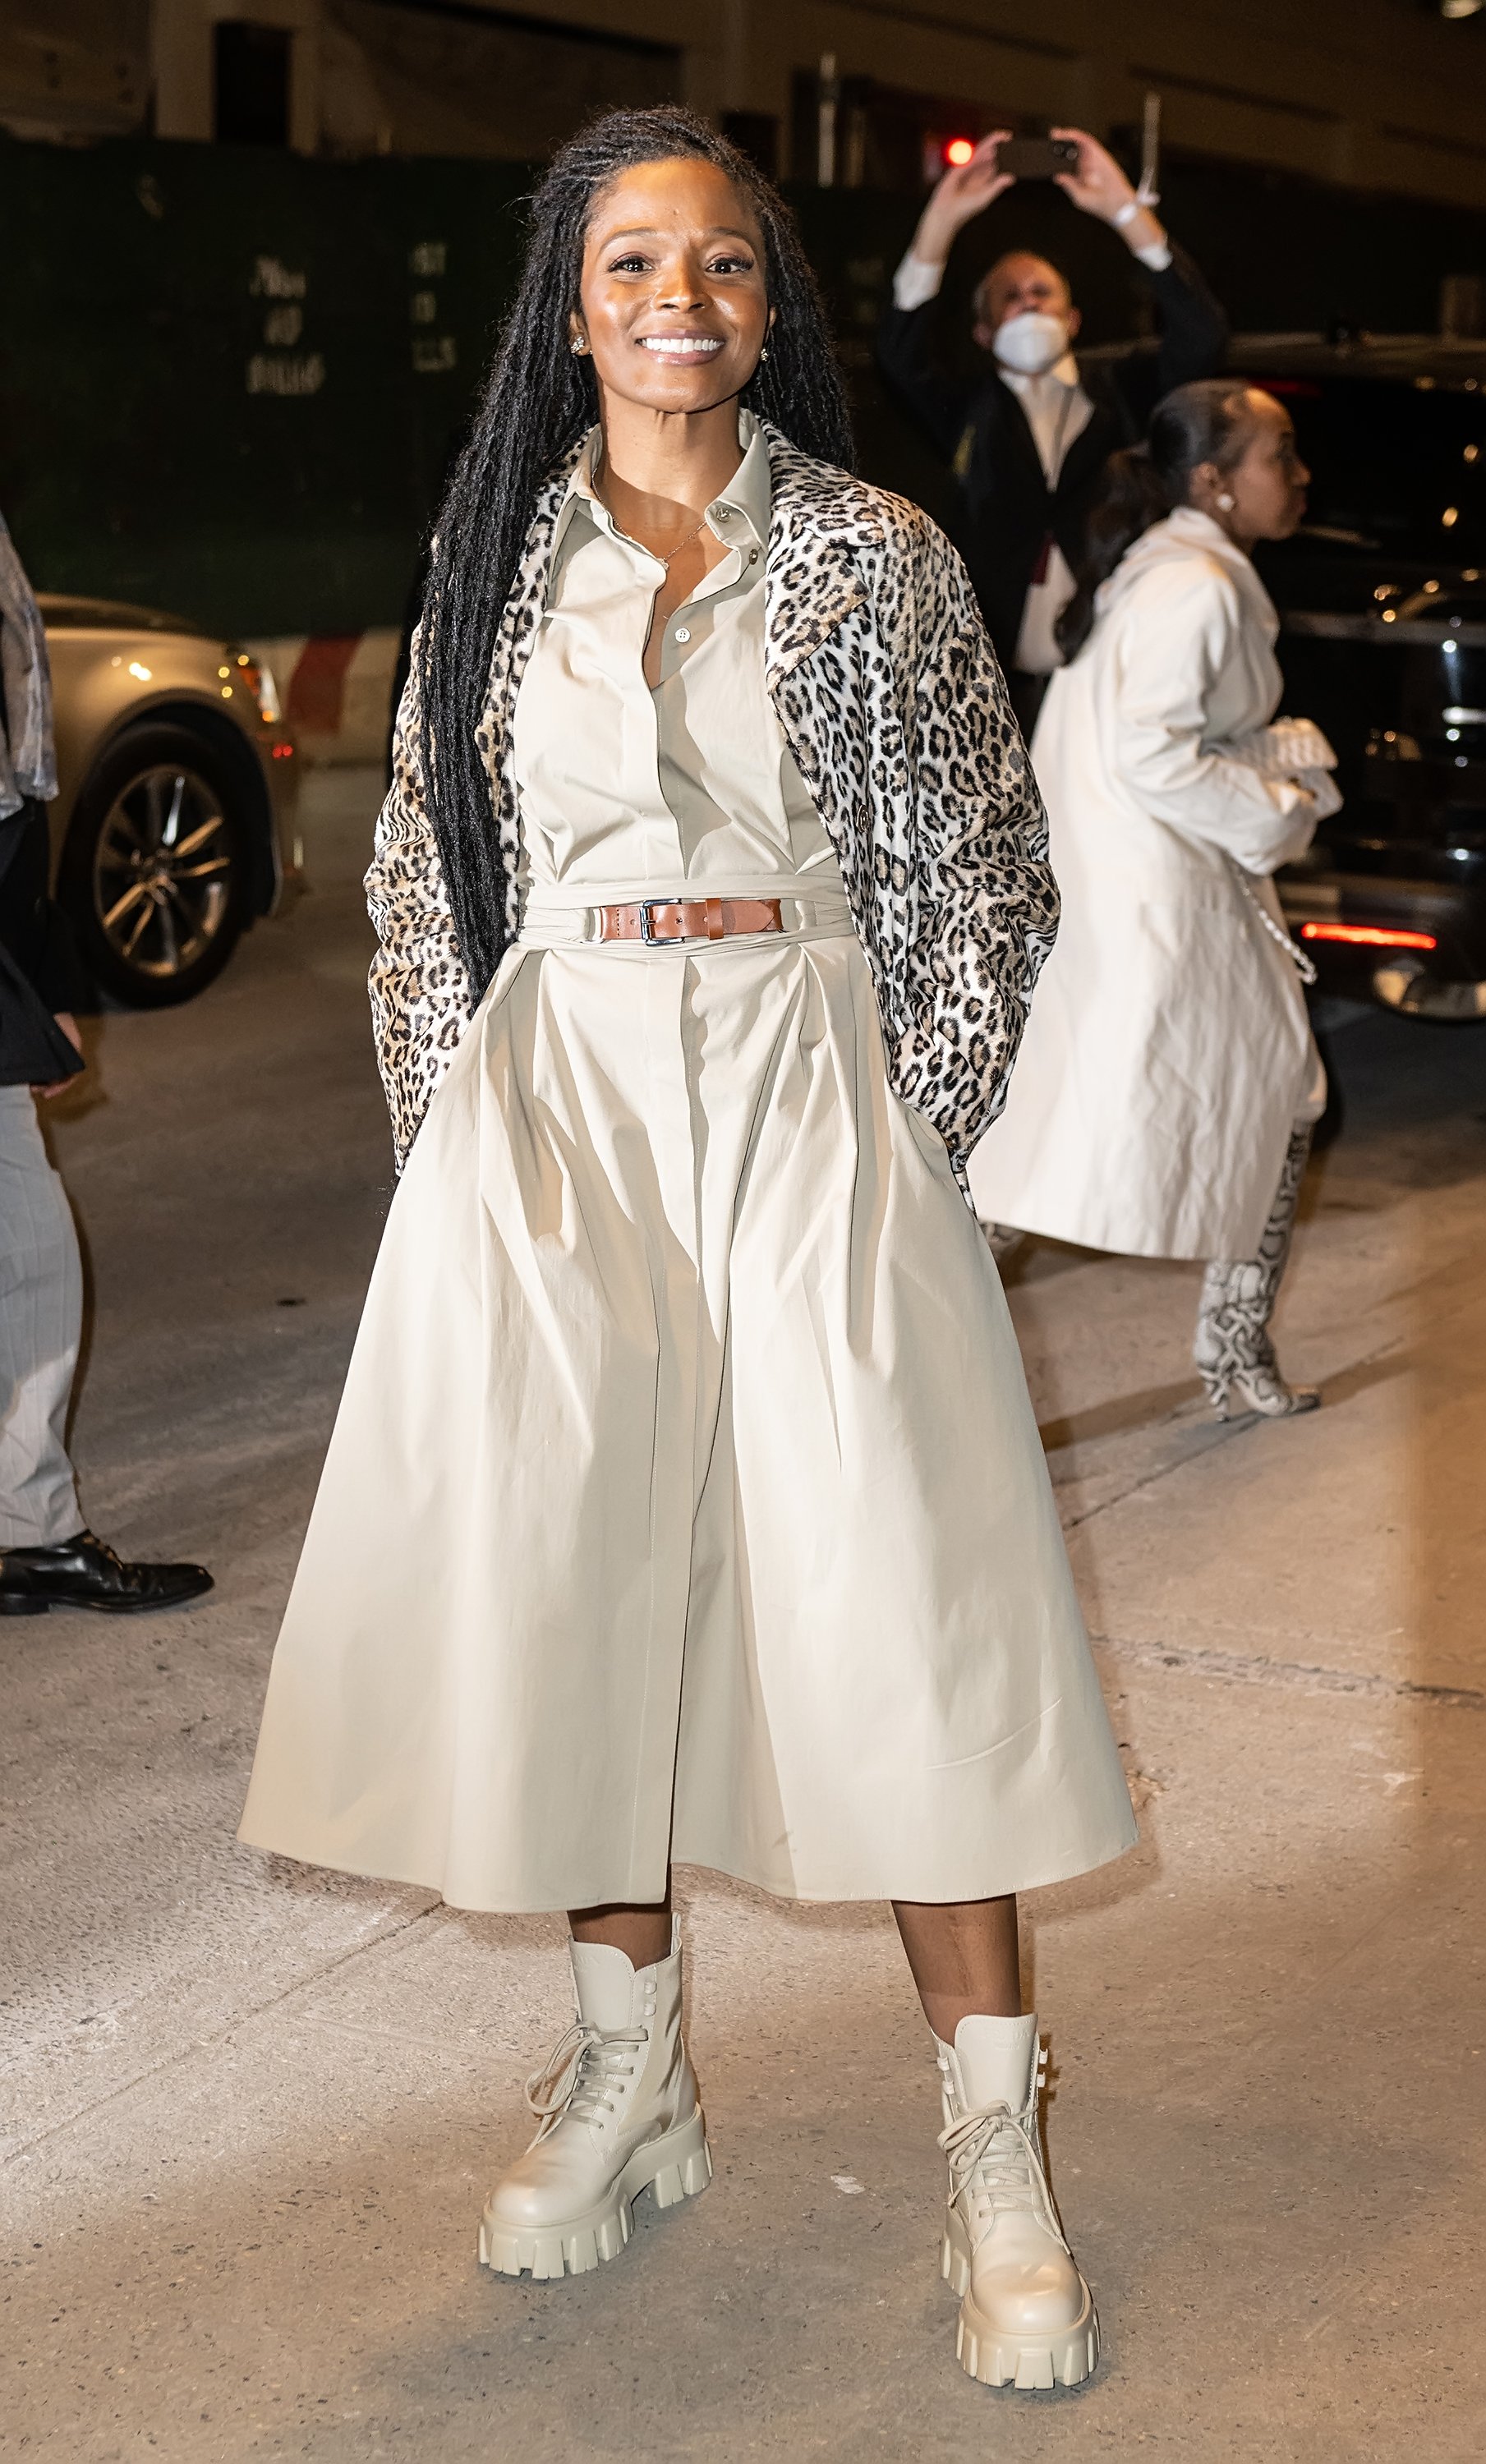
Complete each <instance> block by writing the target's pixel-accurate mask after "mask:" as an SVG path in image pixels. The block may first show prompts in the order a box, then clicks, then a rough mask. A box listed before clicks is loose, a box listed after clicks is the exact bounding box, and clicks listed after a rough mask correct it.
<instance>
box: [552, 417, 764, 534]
mask: <svg viewBox="0 0 1486 2464" xmlns="http://www.w3.org/2000/svg"><path fill="white" fill-rule="evenodd" d="M738 442H739V444H740V445H741V446H742V447H743V460H742V461H741V462H740V463H739V465H738V468H737V470H736V471H735V472H734V473H733V475H732V477H731V478H730V479H729V481H728V483H727V485H726V487H725V488H720V489H719V491H718V493H717V495H715V496H714V498H713V500H712V502H711V504H710V505H709V506H708V507H707V511H706V515H705V517H704V518H705V520H706V523H707V527H708V529H709V530H711V531H712V532H714V533H715V535H716V536H717V538H718V539H721V542H722V544H723V546H724V547H737V546H738V545H739V533H740V531H743V532H746V534H747V540H748V541H751V542H752V544H753V545H754V546H755V547H758V548H760V549H763V548H765V547H766V546H767V544H768V525H769V512H770V504H771V497H772V487H771V483H770V478H769V461H768V440H767V438H766V437H765V432H764V430H763V429H762V428H761V426H760V425H759V422H758V421H757V420H756V419H755V418H754V416H753V413H752V411H751V410H744V409H743V407H742V405H740V406H739V411H738ZM602 447H603V436H602V432H601V430H600V429H598V428H597V427H594V428H590V429H589V430H588V435H587V436H586V437H585V438H584V440H583V446H582V450H581V451H580V452H579V455H578V459H577V461H576V463H575V464H574V466H573V471H572V475H571V477H570V478H569V479H568V482H567V486H566V490H565V491H564V495H563V500H562V502H561V504H560V505H559V507H558V512H557V527H556V529H555V531H554V533H553V537H552V547H553V552H554V554H555V553H556V551H557V549H558V548H559V547H560V546H561V545H562V543H563V540H564V539H565V538H566V533H567V529H568V525H569V524H570V523H571V521H572V520H573V518H574V517H575V516H576V514H577V512H578V509H579V507H580V506H581V507H582V508H583V509H584V511H585V512H586V513H587V514H588V517H589V519H590V520H591V521H592V522H593V523H594V524H595V526H596V527H597V528H598V529H599V530H602V531H607V532H608V533H609V535H610V538H611V539H621V538H624V537H625V536H626V535H625V534H624V533H623V532H621V531H620V530H619V529H618V528H617V527H616V525H615V522H614V519H613V517H612V515H611V514H610V510H609V508H608V506H607V505H606V504H605V503H604V501H603V499H602V497H601V496H600V495H599V494H598V491H597V489H596V488H595V486H594V484H593V477H594V472H595V470H596V468H597V466H598V462H599V458H600V454H601V451H602ZM746 543H747V541H745V542H744V544H746ZM631 544H632V546H636V547H638V546H639V541H638V540H637V539H636V540H632V542H631ZM640 553H641V554H642V555H648V554H649V550H648V549H644V548H641V549H640ZM655 561H656V563H657V564H658V562H659V561H660V560H659V558H658V557H657V558H656V559H655Z"/></svg>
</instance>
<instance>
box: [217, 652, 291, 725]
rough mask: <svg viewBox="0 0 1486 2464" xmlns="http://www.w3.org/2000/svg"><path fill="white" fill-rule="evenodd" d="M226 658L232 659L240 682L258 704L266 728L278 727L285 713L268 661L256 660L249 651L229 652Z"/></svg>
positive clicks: (259, 714) (259, 713)
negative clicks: (280, 706)
mask: <svg viewBox="0 0 1486 2464" xmlns="http://www.w3.org/2000/svg"><path fill="white" fill-rule="evenodd" d="M225 656H226V657H228V658H229V659H231V661H232V663H233V668H234V669H235V670H236V672H237V677H238V681H239V682H240V683H241V684H244V685H246V687H247V689H248V691H249V693H252V695H253V698H254V700H255V702H256V703H257V706H258V716H259V717H260V718H261V720H262V721H263V724H264V726H265V727H277V725H278V722H279V720H280V719H281V718H282V716H283V712H282V710H281V709H280V708H279V704H278V687H277V684H276V683H275V682H274V671H273V669H272V668H271V667H270V666H269V664H268V662H267V660H266V659H255V658H254V657H252V656H251V654H250V653H249V652H248V651H247V650H228V651H227V652H226V653H225Z"/></svg>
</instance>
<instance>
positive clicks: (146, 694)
mask: <svg viewBox="0 0 1486 2464" xmlns="http://www.w3.org/2000/svg"><path fill="white" fill-rule="evenodd" d="M39 604H40V607H41V613H42V618H43V621H44V623H45V625H46V630H47V647H48V649H49V651H50V654H51V660H52V682H53V694H54V701H55V721H56V766H57V780H58V789H59V792H58V794H57V797H56V800H55V803H54V804H53V805H52V807H51V823H52V851H53V863H54V868H55V886H56V896H57V898H58V899H59V900H60V902H61V904H62V905H63V907H64V908H65V909H66V911H67V913H68V914H69V916H70V917H71V919H72V923H73V927H74V930H75V931H76V933H77V935H78V945H79V949H80V951H81V955H82V957H83V960H84V962H85V964H86V966H87V967H88V968H89V969H90V970H91V972H92V974H93V976H94V978H95V979H96V980H97V982H98V984H99V985H100V988H101V989H102V990H103V991H104V992H106V993H108V994H110V995H112V996H113V998H114V999H115V1000H117V1001H124V1002H126V1003H128V1004H129V1005H130V1006H131V1007H135V1008H141V1009H148V1008H158V1007H162V1006H164V1005H165V1004H166V1003H168V1002H172V1001H189V999H190V998H191V996H192V994H193V993H198V992H200V991H201V990H202V989H203V987H204V986H205V985H207V984H209V983H211V980H212V979H213V978H214V977H215V976H217V975H218V974H220V972H221V970H222V968H223V967H224V966H225V965H226V964H227V961H228V959H229V957H231V956H232V953H233V947H234V945H235V943H236V941H237V938H238V935H240V934H241V933H242V932H243V931H244V929H245V927H246V926H248V925H249V924H251V923H252V922H253V920H254V918H255V916H258V915H266V914H269V913H272V911H273V910H274V908H275V907H276V906H277V904H278V902H279V900H280V898H281V897H282V895H283V891H284V888H285V885H286V883H288V882H289V881H291V880H292V879H294V878H295V877H296V876H297V875H298V874H299V869H300V862H301V857H300V847H299V835H298V831H297V828H296V813H297V807H298V802H299V775H298V774H299V759H298V757H297V754H296V750H295V744H294V739H293V737H292V736H291V735H290V733H289V730H288V729H287V728H286V727H285V725H284V723H283V718H282V715H281V713H280V711H279V707H278V700H277V692H276V688H275V683H274V679H273V677H272V675H271V674H270V673H269V672H268V671H267V669H265V668H264V667H263V666H262V665H261V664H260V663H259V662H258V661H256V660H255V659H254V658H253V657H251V656H250V654H249V653H248V651H246V650H244V649H240V648H238V647H237V646H236V645H235V644H233V643H224V642H221V641H218V640H217V639H215V638H214V637H213V636H212V635H211V634H207V633H203V632H201V631H199V630H198V628H197V627H195V626H193V625H190V624H188V623H187V622H186V621H185V620H184V619H183V618H181V617H177V616H166V615H162V614H161V613H160V611H159V610H158V609H155V608H150V607H128V606H120V605H115V604H114V603H113V602H111V601H108V600H101V599H71V598H56V597H49V596H45V595H43V596H42V597H41V599H40V602H39Z"/></svg>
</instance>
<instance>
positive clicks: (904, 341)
mask: <svg viewBox="0 0 1486 2464" xmlns="http://www.w3.org/2000/svg"><path fill="white" fill-rule="evenodd" d="M942 313H943V312H942V308H941V303H940V300H939V299H938V298H937V297H936V298H933V299H928V300H925V302H924V304H923V306H922V307H921V308H898V307H896V306H894V305H892V304H890V305H889V306H888V307H887V308H885V309H884V310H883V312H882V319H881V322H880V323H879V325H878V327H877V365H878V367H879V368H880V369H881V371H882V374H883V375H884V376H885V377H886V379H887V381H888V384H889V385H891V387H892V389H893V391H894V393H896V394H897V396H898V400H899V401H900V402H901V403H902V405H903V407H904V408H905V409H906V410H908V411H910V412H911V413H912V415H913V417H914V418H915V419H916V420H917V421H918V423H919V426H920V428H921V429H922V430H923V432H924V434H925V435H926V436H927V438H928V440H929V442H930V444H931V445H932V446H933V448H934V451H935V452H936V453H938V455H939V456H940V458H941V460H942V461H944V462H953V460H954V458H955V455H956V453H957V452H958V451H959V449H960V441H961V439H962V437H963V436H964V434H965V423H966V421H967V420H968V418H969V415H970V407H971V404H972V402H973V400H974V393H975V388H974V386H973V385H969V384H968V383H967V382H966V381H965V379H964V378H963V377H958V376H956V375H954V374H953V373H952V371H951V370H950V369H949V368H948V367H947V366H946V365H945V363H944V361H943V358H942V356H941V354H940V349H939V331H940V325H939V320H940V317H941V314H942Z"/></svg>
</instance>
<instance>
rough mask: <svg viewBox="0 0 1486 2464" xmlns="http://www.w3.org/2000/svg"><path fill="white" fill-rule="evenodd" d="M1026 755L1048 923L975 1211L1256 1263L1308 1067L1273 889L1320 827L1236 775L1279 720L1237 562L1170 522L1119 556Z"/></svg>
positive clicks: (1304, 810) (1295, 981)
mask: <svg viewBox="0 0 1486 2464" xmlns="http://www.w3.org/2000/svg"><path fill="white" fill-rule="evenodd" d="M1097 606H1098V613H1097V616H1096V620H1095V626H1094V630H1093V632H1092V633H1091V635H1090V637H1089V640H1088V642H1087V643H1086V645H1085V647H1084V649H1082V650H1081V651H1080V652H1079V654H1078V656H1077V657H1076V659H1075V660H1074V661H1073V662H1072V664H1071V665H1070V666H1068V667H1066V668H1063V669H1060V670H1059V671H1058V672H1057V674H1056V675H1054V678H1053V681H1052V684H1051V686H1050V687H1049V690H1048V694H1047V699H1046V701H1045V702H1044V704H1043V707H1042V714H1041V716H1040V717H1039V719H1038V722H1037V728H1036V733H1035V735H1034V736H1033V738H1032V745H1031V753H1032V764H1033V767H1034V769H1035V771H1036V774H1037V779H1038V782H1039V784H1040V785H1041V788H1042V792H1043V797H1044V799H1045V802H1046V803H1047V807H1048V816H1049V822H1050V825H1051V829H1052V858H1053V869H1054V873H1055V875H1056V877H1057V883H1058V888H1059V891H1061V893H1062V901H1063V920H1062V928H1061V931H1060V933H1059V935H1058V940H1057V944H1056V947H1055V948H1054V953H1053V956H1052V957H1051V958H1050V960H1049V961H1048V964H1047V967H1046V968H1045V969H1044V971H1043V976H1042V980H1041V982H1040V984H1039V985H1038V988H1037V994H1036V998H1035V1000H1034V1001H1033V1003H1032V1009H1031V1020H1030V1022H1029V1024H1028V1028H1027V1033H1026V1036H1025V1038H1024V1040H1023V1043H1022V1047H1021V1052H1020V1054H1019V1056H1018V1059H1017V1063H1016V1067H1015V1070H1014V1072H1013V1075H1012V1080H1011V1089H1010V1093H1009V1097H1008V1101H1007V1108H1006V1111H1005V1112H1004V1114H1003V1115H1002V1117H1001V1119H1000V1120H999V1121H997V1122H996V1123H995V1124H994V1125H993V1126H992V1128H991V1129H990V1130H989V1131H988V1132H987V1134H986V1136H985V1137H984V1138H983V1139H982V1141H981V1143H980V1145H979V1146H978V1147H977V1149H976V1151H975V1153H974V1155H972V1157H971V1159H970V1189H971V1193H972V1195H973V1197H974V1199H975V1203H976V1208H977V1211H978V1212H979V1214H980V1215H981V1216H982V1217H983V1218H985V1219H986V1220H987V1221H995V1222H1000V1223H1009V1224H1015V1225H1017V1226H1019V1227H1020V1228H1021V1229H1022V1230H1023V1231H1028V1232H1040V1233H1043V1234H1045V1235H1047V1236H1049V1237H1051V1238H1053V1239H1054V1240H1060V1241H1073V1242H1077V1243H1082V1244H1083V1245H1084V1246H1086V1247H1089V1248H1095V1249H1113V1250H1117V1251H1119V1252H1120V1253H1121V1254H1123V1255H1126V1256H1135V1257H1151V1258H1248V1257H1252V1256H1253V1254H1254V1253H1255V1251H1256V1250H1257V1248H1258V1245H1259V1240H1260V1236H1261V1234H1262V1232H1263V1229H1264V1224H1265V1221H1266V1219H1267V1217H1268V1215H1269V1211H1270V1206H1271V1202H1272V1200H1273V1199H1274V1195H1275V1186H1276V1184H1277V1182H1278V1179H1279V1173H1280V1166H1281V1163H1282V1162H1283V1159H1284V1154H1285V1147H1286V1143H1287V1141H1288V1138H1289V1135H1290V1131H1291V1126H1292V1124H1293V1122H1294V1121H1295V1120H1296V1118H1297V1115H1298V1114H1300V1113H1301V1112H1302V1111H1304V1110H1305V1109H1306V1096H1307V1091H1308V1089H1310V1087H1311V1086H1312V1084H1313V1082H1314V1079H1315V1076H1316V1072H1317V1067H1318V1065H1317V1058H1316V1051H1315V1046H1314V1044H1313V1042H1312V1039H1311V1033H1310V1026H1309V1022H1308V1020H1307V1016H1306V1009H1305V1001H1304V997H1303V995H1302V992H1301V989H1300V982H1299V978H1298V976H1297V970H1296V966H1295V963H1294V960H1293V959H1292V958H1291V957H1288V956H1287V954H1286V952H1285V951H1284V950H1283V949H1282V948H1281V947H1280V945H1279V943H1278V941H1277V940H1275V938H1273V937H1272V935H1270V934H1269V933H1268V932H1266V930H1265V927H1264V924H1263V922H1262V921H1261V919H1260V917H1259V915H1258V914H1257V913H1255V912H1254V908H1253V903H1252V899H1251V897H1250V896H1248V895H1246V894H1245V888H1244V885H1243V883H1242V882H1241V880H1240V878H1239V871H1240V869H1241V872H1242V874H1243V875H1244V876H1246V877H1247V879H1248V888H1249V891H1252V893H1253V895H1254V896H1256V897H1257V898H1259V899H1260V900H1262V902H1263V903H1264V905H1265V907H1266V909H1267V910H1268V912H1269V913H1270V914H1271V916H1272V917H1273V918H1274V920H1275V924H1276V925H1278V924H1280V923H1281V922H1282V918H1281V913H1280V908H1279V903H1278V900H1277V898H1276V896H1275V891H1274V888H1273V885H1272V883H1271V881H1270V879H1269V876H1270V874H1271V873H1272V872H1274V871H1275V869H1276V868H1277V867H1278V866H1279V865H1281V864H1284V863H1286V862H1288V861H1289V860H1290V859H1291V858H1292V857H1294V856H1297V855H1298V854H1299V853H1300V852H1301V851H1302V850H1303V848H1304V847H1305V846H1306V845H1307V843H1308V841H1309V839H1310V836H1311V833H1312V831H1313V829H1314V827H1315V809H1314V806H1313V805H1312V804H1311V803H1310V801H1309V800H1308V799H1307V798H1306V797H1305V796H1304V795H1303V793H1302V792H1301V790H1300V789H1299V788H1298V787H1297V785H1296V784H1295V783H1294V782H1293V781H1291V780H1289V779H1276V778H1266V777H1265V776H1263V775H1261V773H1260V771H1259V770H1258V769H1256V768H1255V767H1253V762H1252V759H1245V758H1244V751H1245V744H1246V739H1248V740H1249V741H1250V747H1251V750H1252V739H1253V737H1254V735H1255V732H1256V731H1258V730H1261V729H1263V728H1264V727H1265V726H1266V725H1267V723H1268V721H1269V720H1270V719H1271V718H1272V717H1273V716H1274V714H1275V709H1276V707H1277V704H1278V701H1279V694H1280V689H1281V680H1280V672H1279V667H1278V664H1277V662H1276V660H1275V649H1274V645H1275V635H1276V633H1277V631H1278V621H1277V619H1276V617H1275V609H1274V606H1273V605H1272V604H1271V601H1270V598H1269V595H1268V593H1267V592H1266V590H1265V588H1264V585H1263V583H1261V582H1260V580H1259V578H1258V575H1257V574H1256V573H1255V572H1254V569H1253V565H1252V564H1251V562H1250V561H1249V559H1248V558H1247V557H1246V556H1245V555H1243V554H1242V552H1241V551H1240V550H1239V549H1238V548H1236V547H1234V546H1233V545H1232V543H1231V540H1230V539H1228V538H1227V537H1226V535H1225V534H1224V532H1223V531H1222V530H1220V529H1219V527H1218V525H1217V523H1216V522H1213V521H1210V520H1209V518H1208V517H1207V516H1206V515H1204V514H1199V513H1195V512H1192V511H1189V510H1187V509H1185V508H1184V509H1183V510H1181V511H1179V512H1177V513H1174V514H1172V515H1170V516H1169V517H1168V518H1167V519H1166V520H1165V521H1164V522H1160V523H1158V524H1157V525H1156V527H1155V528H1154V529H1153V530H1150V531H1147V532H1146V534H1145V536H1144V537H1143V538H1142V539H1138V540H1137V541H1136V543H1135V545H1134V546H1133V547H1132V548H1131V549H1130V551H1129V553H1128V554H1127V555H1126V556H1125V558H1124V559H1123V561H1121V562H1120V565H1119V566H1118V567H1117V568H1116V571H1115V572H1114V574H1113V575H1112V576H1111V578H1110V580H1109V581H1108V582H1107V583H1105V584H1104V586H1103V588H1102V590H1101V591H1100V593H1099V598H1098V603H1097Z"/></svg>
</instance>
